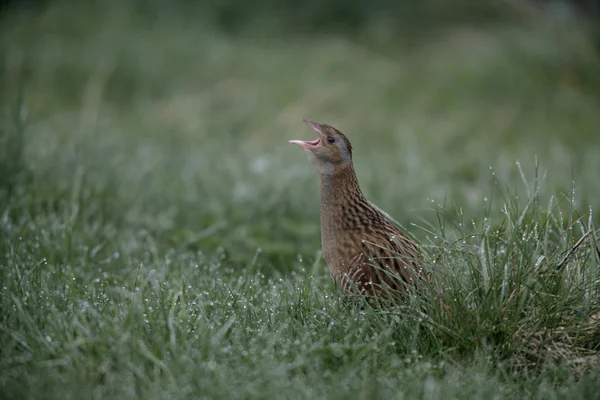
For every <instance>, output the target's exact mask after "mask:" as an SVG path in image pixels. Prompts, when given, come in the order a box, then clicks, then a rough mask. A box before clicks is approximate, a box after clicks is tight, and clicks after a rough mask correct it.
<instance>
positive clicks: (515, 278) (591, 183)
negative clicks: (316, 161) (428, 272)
mask: <svg viewBox="0 0 600 400" xmlns="http://www.w3.org/2000/svg"><path fill="white" fill-rule="evenodd" d="M549 21H550V20H548V21H547V20H545V19H541V20H535V21H530V20H525V21H521V22H520V23H518V24H517V23H507V24H505V25H496V26H494V27H489V28H477V29H468V28H456V29H448V30H447V31H445V32H444V34H441V35H433V36H432V37H428V39H427V40H423V41H421V42H419V46H405V45H404V44H403V45H398V44H397V42H396V41H395V40H394V39H393V36H390V37H388V36H386V35H384V37H386V39H381V38H379V39H377V38H378V37H379V36H377V35H375V34H373V36H370V35H371V34H369V33H365V35H364V37H360V38H357V39H355V40H353V41H350V40H348V39H345V38H344V37H342V36H331V35H326V34H319V32H315V33H314V34H313V35H312V36H297V35H296V36H294V35H290V36H285V35H284V36H277V35H266V34H264V33H256V32H247V34H245V35H240V36H231V35H228V34H225V33H222V32H219V31H218V30H217V29H214V28H211V27H210V26H209V25H208V24H207V23H205V22H203V20H202V19H201V16H200V15H195V14H188V15H180V14H177V13H165V14H161V16H160V17H158V18H157V19H155V20H151V19H149V18H147V17H144V16H140V15H138V14H135V13H132V12H131V9H128V8H127V7H114V8H111V9H99V8H96V7H92V6H81V5H80V6H73V5H61V4H60V3H56V4H54V5H53V6H51V7H49V8H48V9H45V10H43V11H39V12H37V11H36V12H30V13H29V14H27V15H24V14H20V15H17V13H12V14H5V15H4V16H3V21H2V25H1V28H0V34H1V36H0V49H1V55H2V63H1V64H2V66H1V67H0V72H1V78H2V84H1V85H2V86H1V90H0V96H1V105H2V120H1V123H2V125H1V126H2V132H1V134H0V169H1V171H2V173H1V175H0V397H2V398H5V399H11V398H46V399H48V398H61V399H63V398H145V399H153V398H173V399H175V398H426V399H435V398H440V399H441V398H482V399H488V398H490V399H491V398H502V397H506V398H517V397H524V398H544V399H552V398H593V397H594V396H595V395H596V394H597V393H598V391H599V390H600V375H599V372H600V367H599V364H598V361H599V355H598V349H599V348H600V329H599V328H598V327H599V324H600V322H599V321H598V318H599V317H598V316H599V315H600V314H599V312H600V293H599V291H600V247H599V243H598V241H599V240H600V239H599V236H600V232H599V231H598V228H597V227H596V226H595V225H594V224H595V220H594V219H595V218H597V214H598V212H599V211H600V180H599V179H598V171H600V157H598V154H600V153H599V152H600V135H598V126H600V114H599V113H598V112H597V110H598V102H599V98H598V96H597V93H598V88H599V87H600V85H599V84H598V80H597V76H600V75H598V74H599V73H600V61H599V60H598V56H597V54H596V53H594V52H593V51H592V50H591V48H590V46H589V45H588V42H587V39H586V35H585V32H583V31H582V30H581V29H580V28H578V27H579V26H580V25H581V24H579V22H578V21H566V22H564V21H563V22H560V23H559V22H556V21H554V22H549ZM405 41H406V39H405V38H403V41H402V42H403V43H404V42H405ZM302 117H309V118H312V119H314V120H317V121H322V122H328V123H332V124H334V125H336V126H337V127H339V128H340V129H342V130H343V131H344V132H346V133H347V134H348V136H349V138H350V139H351V140H352V142H353V145H354V147H355V164H356V168H357V174H358V177H359V180H360V182H361V184H362V186H363V188H364V191H365V192H366V193H367V195H368V197H369V198H370V199H371V200H373V201H374V202H375V203H376V204H377V205H378V206H380V207H381V208H383V209H385V210H386V211H387V212H389V213H390V214H391V215H393V216H394V218H396V219H397V220H398V221H400V222H401V223H402V224H403V225H404V226H405V227H406V228H407V229H408V230H409V231H410V233H411V234H412V235H413V236H414V237H415V238H416V240H417V241H418V242H419V243H420V244H421V248H422V252H423V257H424V259H425V263H426V265H427V266H428V267H431V269H432V270H435V268H433V265H436V266H437V270H438V271H439V272H440V273H437V272H436V273H434V274H433V276H432V280H433V282H434V284H433V285H432V287H431V288H429V289H423V291H422V292H421V293H419V294H418V295H417V296H415V297H414V298H411V299H410V301H408V302H407V303H406V304H404V305H402V306H398V307H394V308H386V309H376V310H374V309H371V308H369V307H362V306H356V305H353V304H348V303H347V302H346V301H345V300H344V299H342V298H340V296H339V295H338V293H337V292H336V291H335V290H334V287H333V284H332V282H331V279H330V277H329V274H328V272H327V270H326V266H325V265H324V263H323V260H322V259H321V258H320V237H319V210H318V205H319V202H318V191H317V190H318V186H317V177H316V173H315V171H314V167H313V166H312V165H310V164H309V163H308V161H307V160H306V157H305V156H304V155H303V154H302V153H301V151H300V150H299V149H298V148H297V147H295V146H290V145H288V144H287V140H289V139H295V138H311V137H312V135H313V132H312V131H311V130H310V129H309V128H307V127H306V126H304V125H303V124H302V123H301V122H300V118H302ZM536 160H538V161H536ZM538 164H539V165H538ZM596 221H597V219H596ZM596 223H597V222H596ZM440 297H442V298H443V304H444V305H442V302H441V301H440Z"/></svg>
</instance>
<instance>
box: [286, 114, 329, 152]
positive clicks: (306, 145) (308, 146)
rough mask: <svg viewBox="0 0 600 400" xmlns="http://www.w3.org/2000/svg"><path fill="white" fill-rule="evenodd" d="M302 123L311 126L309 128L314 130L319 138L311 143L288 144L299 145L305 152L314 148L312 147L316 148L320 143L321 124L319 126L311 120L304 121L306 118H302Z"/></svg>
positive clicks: (300, 141)
mask: <svg viewBox="0 0 600 400" xmlns="http://www.w3.org/2000/svg"><path fill="white" fill-rule="evenodd" d="M302 121H304V122H306V123H307V124H309V125H310V126H311V128H313V129H314V130H315V132H317V133H318V134H319V137H318V138H317V139H316V140H312V141H304V140H290V143H294V144H297V145H300V146H302V148H304V149H305V150H309V149H311V148H314V147H316V146H318V145H319V144H320V143H321V135H322V132H321V124H319V123H318V122H315V121H311V120H309V119H306V118H302Z"/></svg>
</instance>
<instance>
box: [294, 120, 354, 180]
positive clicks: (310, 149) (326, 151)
mask: <svg viewBox="0 0 600 400" xmlns="http://www.w3.org/2000/svg"><path fill="white" fill-rule="evenodd" d="M302 121H304V122H306V123H307V124H309V125H310V126H311V128H313V129H314V130H315V132H317V133H318V134H319V137H318V138H317V139H316V140H313V141H304V140H290V143H294V144H297V145H299V146H301V147H302V148H303V149H304V151H305V152H306V153H307V154H308V159H309V160H310V161H312V162H313V163H315V164H316V165H317V168H319V170H320V171H322V172H327V171H331V170H334V169H336V168H337V167H341V166H345V165H348V164H351V163H352V145H351V144H350V141H349V140H348V138H347V137H346V135H344V134H343V133H342V132H340V131H338V130H337V129H335V128H334V127H333V126H331V125H327V124H319V123H318V122H314V121H310V120H308V119H305V118H303V119H302Z"/></svg>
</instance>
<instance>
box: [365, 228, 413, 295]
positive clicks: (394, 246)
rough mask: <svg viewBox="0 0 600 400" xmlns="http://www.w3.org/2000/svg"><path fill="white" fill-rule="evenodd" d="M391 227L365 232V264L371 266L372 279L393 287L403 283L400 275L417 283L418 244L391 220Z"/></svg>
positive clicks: (403, 278) (406, 280) (405, 280)
mask: <svg viewBox="0 0 600 400" xmlns="http://www.w3.org/2000/svg"><path fill="white" fill-rule="evenodd" d="M387 228H388V229H385V230H377V231H371V232H366V233H365V237H364V239H363V240H364V242H363V254H364V255H365V256H366V263H365V267H366V268H370V269H371V270H372V272H371V275H372V281H373V282H376V283H386V284H388V285H389V286H391V287H397V286H399V285H400V282H399V281H398V276H399V277H400V278H401V279H402V281H404V282H406V283H411V284H412V283H414V280H415V278H416V277H417V275H420V274H421V267H420V263H419V251H418V249H417V247H416V245H415V244H414V243H413V242H412V241H411V240H410V239H408V237H406V235H405V234H403V233H402V232H400V231H399V230H398V229H397V228H396V227H395V226H392V225H391V224H390V226H389V227H387Z"/></svg>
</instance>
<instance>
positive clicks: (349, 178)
mask: <svg viewBox="0 0 600 400" xmlns="http://www.w3.org/2000/svg"><path fill="white" fill-rule="evenodd" d="M319 180H320V183H321V235H322V239H323V245H324V247H325V244H326V242H327V240H328V239H332V238H334V237H335V236H336V234H337V233H338V232H339V231H341V230H343V229H344V227H345V226H347V225H348V222H349V218H350V219H351V218H352V215H354V214H356V210H358V209H364V208H365V207H366V206H367V205H368V202H367V200H366V199H365V197H364V196H363V194H362V191H361V190H360V186H359V185H358V180H357V179H356V173H355V172H354V167H353V166H352V164H351V163H350V164H348V165H345V166H341V167H337V168H336V169H335V170H334V171H332V173H319Z"/></svg>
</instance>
